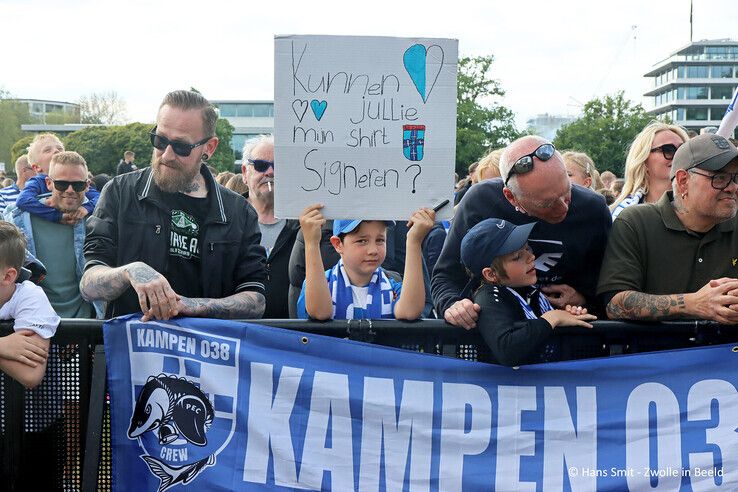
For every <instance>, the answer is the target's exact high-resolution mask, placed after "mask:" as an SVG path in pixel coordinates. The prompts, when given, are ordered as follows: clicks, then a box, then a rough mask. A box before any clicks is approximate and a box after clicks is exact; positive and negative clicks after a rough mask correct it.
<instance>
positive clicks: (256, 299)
mask: <svg viewBox="0 0 738 492" xmlns="http://www.w3.org/2000/svg"><path fill="white" fill-rule="evenodd" d="M179 304H180V308H179V314H181V315H183V316H197V317H201V318H220V319H258V318H261V317H262V315H263V314H264V309H265V308H266V301H265V299H264V295H263V294H261V293H260V292H251V291H246V292H237V293H236V294H233V295H232V296H228V297H224V298H222V299H206V298H191V297H182V298H181V299H180V302H179Z"/></svg>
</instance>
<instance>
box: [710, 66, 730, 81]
mask: <svg viewBox="0 0 738 492" xmlns="http://www.w3.org/2000/svg"><path fill="white" fill-rule="evenodd" d="M731 77H733V67H731V66H727V67H726V66H724V65H721V66H713V67H712V78H713V79H729V78H731Z"/></svg>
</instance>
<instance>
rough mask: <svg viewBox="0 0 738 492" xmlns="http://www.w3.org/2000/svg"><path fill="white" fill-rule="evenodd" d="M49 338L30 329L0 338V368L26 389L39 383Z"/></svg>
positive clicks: (41, 377) (43, 371) (44, 365)
mask: <svg viewBox="0 0 738 492" xmlns="http://www.w3.org/2000/svg"><path fill="white" fill-rule="evenodd" d="M48 351H49V340H47V339H45V338H41V337H40V336H39V335H37V334H36V333H33V332H31V331H30V330H19V331H17V332H15V333H12V334H10V335H8V336H5V337H2V338H0V370H2V371H3V372H4V373H5V374H7V375H9V376H10V377H12V378H13V379H15V380H16V381H18V382H19V383H20V384H22V385H23V386H25V387H26V388H28V389H33V388H35V387H36V386H38V385H39V384H40V383H41V380H42V379H43V378H44V374H45V373H46V358H47V355H48Z"/></svg>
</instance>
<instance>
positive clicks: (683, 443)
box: [105, 315, 738, 492]
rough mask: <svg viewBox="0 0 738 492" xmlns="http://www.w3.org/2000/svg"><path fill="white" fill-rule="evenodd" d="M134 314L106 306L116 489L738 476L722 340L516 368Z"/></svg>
mask: <svg viewBox="0 0 738 492" xmlns="http://www.w3.org/2000/svg"><path fill="white" fill-rule="evenodd" d="M139 316H140V315H139ZM137 318H138V316H135V315H134V316H128V317H123V318H118V319H115V320H112V321H110V322H107V323H106V324H105V352H106V358H107V363H108V378H109V390H110V395H111V403H112V409H111V433H112V445H113V485H114V490H119V491H123V490H134V489H135V490H141V491H164V490H170V489H171V490H189V489H191V490H197V491H200V490H208V491H211V490H213V491H221V490H222V491H226V490H331V491H361V492H364V491H389V490H393V491H394V490H396V491H442V492H454V491H462V490H464V491H466V490H472V491H477V490H496V491H513V490H514V491H544V492H547V491H622V490H631V491H650V490H659V491H664V490H668V491H695V492H697V491H706V490H710V491H712V490H726V491H732V490H738V432H736V429H737V428H738V391H737V390H736V384H737V383H738V353H736V352H734V351H733V347H732V346H712V347H704V348H694V349H687V350H675V351H669V352H659V353H653V354H641V355H626V356H618V357H611V358H607V359H595V360H586V361H571V362H558V363H549V364H540V365H533V366H526V367H521V368H517V369H516V368H506V367H499V366H494V365H489V364H482V363H476V362H468V361H463V360H458V359H452V358H446V357H441V356H435V355H428V354H422V353H415V352H408V351H404V350H400V349H393V348H386V347H379V346H373V345H369V344H364V343H359V342H352V341H348V340H341V339H336V338H330V337H324V336H319V335H311V334H305V333H300V332H294V331H288V330H282V329H277V328H271V327H265V326H259V325H256V324H251V323H241V322H232V321H220V320H208V319H194V318H187V319H178V320H173V321H171V322H147V323H141V322H140V321H138V319H137Z"/></svg>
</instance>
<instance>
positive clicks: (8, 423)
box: [0, 319, 738, 491]
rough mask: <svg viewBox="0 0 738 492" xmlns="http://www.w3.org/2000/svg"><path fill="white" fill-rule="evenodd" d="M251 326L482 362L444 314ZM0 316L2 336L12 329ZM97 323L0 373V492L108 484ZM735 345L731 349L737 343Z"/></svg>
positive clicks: (594, 334)
mask: <svg viewBox="0 0 738 492" xmlns="http://www.w3.org/2000/svg"><path fill="white" fill-rule="evenodd" d="M256 322H257V323H259V324H263V325H269V326H275V327H281V328H287V329H293V330H299V331H303V332H307V333H313V334H322V335H328V336H335V337H342V338H350V339H352V340H357V341H364V342H369V343H375V344H380V345H386V346H393V347H399V348H405V349H408V350H414V351H422V352H426V353H432V354H439V355H446V356H452V357H458V358H463V359H468V360H479V361H486V360H487V357H488V351H487V349H486V346H485V345H484V342H483V341H482V339H481V337H480V336H479V333H478V332H477V331H476V330H469V331H467V330H463V329H461V328H456V327H452V326H449V325H447V324H446V323H445V322H443V321H442V320H420V321H416V322H401V321H394V320H374V321H366V320H363V321H361V320H352V321H348V322H347V321H331V322H325V323H317V322H306V321H303V320H258V321H256ZM11 329H12V325H11V324H10V323H9V322H2V323H0V335H2V336H4V335H7V334H9V333H10V332H11ZM555 335H556V337H557V338H558V342H559V346H560V354H561V358H562V359H581V358H591V357H603V356H608V355H612V354H625V353H637V352H646V351H654V350H664V349H674V348H686V347H694V346H702V345H713V344H722V343H732V342H738V327H736V326H721V325H717V324H715V323H711V322H706V321H684V322H668V323H622V322H611V321H597V322H595V323H594V328H593V329H592V330H583V329H568V328H564V329H557V330H556V332H555ZM102 345H103V336H102V322H101V321H95V320H78V319H64V320H62V323H61V325H60V327H59V329H58V331H57V335H56V336H55V337H54V338H53V339H52V343H51V350H50V354H49V359H48V366H47V371H46V376H45V378H44V381H43V383H42V384H41V385H39V386H38V387H37V388H35V389H33V390H26V389H24V388H23V387H22V386H21V385H20V384H18V383H16V382H15V381H13V380H12V379H10V378H9V377H7V376H5V375H4V374H3V375H1V376H0V400H1V402H0V403H1V405H0V431H1V432H2V434H3V439H2V446H0V490H8V491H19V490H34V491H37V490H44V491H45V490H64V491H76V490H83V491H93V490H110V489H111V488H112V483H111V476H112V473H111V472H112V470H111V462H112V456H111V447H110V424H109V423H110V413H109V409H110V407H109V398H108V395H107V392H106V381H105V356H104V355H105V353H104V350H103V346H102ZM736 350H738V348H737V349H736Z"/></svg>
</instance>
